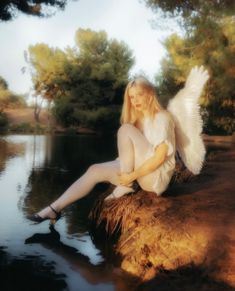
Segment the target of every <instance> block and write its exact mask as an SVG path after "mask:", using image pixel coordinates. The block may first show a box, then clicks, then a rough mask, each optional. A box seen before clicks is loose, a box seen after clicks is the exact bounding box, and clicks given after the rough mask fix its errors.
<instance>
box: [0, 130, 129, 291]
mask: <svg viewBox="0 0 235 291" xmlns="http://www.w3.org/2000/svg"><path fill="white" fill-rule="evenodd" d="M116 156H117V149H116V138H115V136H107V137H101V136H85V135H71V136H59V135H58V136H49V135H48V136H47V135H5V136H1V137H0V208H1V211H0V276H1V286H0V289H1V290H2V291H4V290H50V291H56V290H72V291H73V290H79V291H80V290H81V291H86V290H100V291H101V290H102V291H106V290H107V291H108V290H129V287H128V284H129V283H128V280H126V278H124V277H123V274H122V273H121V272H120V270H119V268H118V267H114V265H113V262H112V257H111V256H109V254H108V252H107V250H106V249H105V248H104V247H102V246H101V247H100V246H97V245H96V244H95V243H94V241H93V240H92V237H91V235H90V233H89V225H88V223H87V216H88V213H89V210H90V209H91V206H92V203H93V202H94V199H95V196H96V195H99V193H101V192H102V191H104V190H105V189H106V188H107V187H108V185H107V184H99V185H97V186H96V187H95V188H94V189H93V190H92V192H91V193H90V195H88V196H87V197H85V198H83V199H82V200H80V201H78V202H76V203H74V204H72V205H71V206H69V207H67V208H66V209H65V211H64V212H63V217H62V219H60V220H59V221H58V222H57V223H56V226H55V228H49V223H48V221H45V222H43V223H40V224H34V223H32V222H31V221H29V220H28V219H27V218H26V216H27V215H28V214H29V213H34V212H36V211H38V210H39V209H41V208H42V207H45V206H46V205H48V204H49V203H50V202H51V201H52V200H53V199H55V198H56V197H58V196H59V195H60V194H62V193H63V191H64V190H65V189H66V188H67V187H68V186H69V185H70V184H71V183H72V182H73V181H75V180H76V179H77V178H78V177H79V176H80V175H81V174H82V173H83V172H84V171H85V170H86V169H87V167H88V166H89V165H91V164H92V163H99V162H104V161H109V160H112V159H114V158H115V157H116ZM104 245H105V243H104Z"/></svg>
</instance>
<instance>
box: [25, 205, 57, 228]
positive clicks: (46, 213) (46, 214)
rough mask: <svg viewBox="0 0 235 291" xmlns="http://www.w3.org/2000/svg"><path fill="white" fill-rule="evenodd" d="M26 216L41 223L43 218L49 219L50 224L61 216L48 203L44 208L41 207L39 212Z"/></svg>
mask: <svg viewBox="0 0 235 291" xmlns="http://www.w3.org/2000/svg"><path fill="white" fill-rule="evenodd" d="M27 218H28V219H29V220H32V221H34V222H37V223H41V222H43V221H45V220H50V221H51V224H54V223H55V222H56V221H57V220H59V219H60V218H61V213H60V212H58V211H57V210H56V209H55V208H54V207H52V206H51V205H49V206H47V207H46V208H44V209H42V210H41V211H40V212H38V213H36V214H33V215H29V216H28V217H27Z"/></svg>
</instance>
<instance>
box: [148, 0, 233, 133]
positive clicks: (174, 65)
mask: <svg viewBox="0 0 235 291" xmlns="http://www.w3.org/2000/svg"><path fill="white" fill-rule="evenodd" d="M145 2H146V4H147V5H148V6H150V7H151V8H152V9H154V10H155V11H159V9H160V10H162V11H163V13H165V14H164V15H165V16H167V17H168V18H169V17H175V18H176V17H179V16H180V23H181V27H182V28H184V32H185V34H184V36H183V37H182V36H181V37H180V36H178V35H176V34H173V35H171V36H170V37H169V38H168V39H167V40H166V41H165V47H166V49H167V52H168V55H167V57H166V58H165V59H164V60H163V61H162V69H161V73H160V74H159V75H158V76H157V77H156V81H157V83H158V85H159V94H160V95H161V96H162V99H163V101H164V102H163V103H164V104H167V101H168V100H169V98H170V96H171V97H172V96H174V94H175V93H176V92H177V91H178V90H179V89H180V88H181V87H182V86H183V84H184V82H185V78H186V76H187V74H188V73H189V71H190V69H191V68H192V67H193V66H195V65H204V66H205V67H206V68H207V69H208V71H209V73H210V80H209V83H208V85H207V87H206V90H205V92H204V93H203V96H202V97H201V99H200V103H201V105H202V111H203V112H204V113H205V114H203V116H204V124H205V131H206V132H207V133H219V134H225V133H227V134H228V133H229V134H230V133H232V132H233V131H234V130H235V118H234V117H235V116H234V112H235V110H234V109H235V101H234V99H235V93H234V92H235V55H234V53H235V49H234V48H235V37H234V35H235V19H234V12H235V2H234V1H229V0H221V1H213V0H209V1H202V0H189V1H179V0H173V1H171V0H163V1H158V0H145ZM178 19H179V18H178Z"/></svg>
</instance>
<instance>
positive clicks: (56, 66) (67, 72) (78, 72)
mask: <svg viewBox="0 0 235 291" xmlns="http://www.w3.org/2000/svg"><path fill="white" fill-rule="evenodd" d="M75 40H76V44H77V47H76V48H67V49H66V50H65V51H62V50H59V49H54V48H49V47H48V46H47V45H45V44H37V45H35V46H30V47H29V50H28V52H29V58H28V63H29V64H30V66H31V69H32V79H33V83H34V88H35V94H37V95H40V96H41V97H43V98H45V99H47V100H48V101H53V105H54V106H53V113H54V115H55V117H56V119H57V121H59V122H60V123H62V124H63V125H65V126H73V125H77V124H80V123H81V120H80V119H81V117H79V115H78V114H77V113H76V112H77V110H80V111H83V112H88V111H91V114H90V116H89V117H88V113H86V116H87V117H86V120H87V122H88V120H90V125H92V121H91V120H95V122H96V125H97V126H100V125H99V124H100V122H101V123H102V121H100V120H102V119H105V118H106V116H107V114H108V113H107V112H108V111H109V110H110V113H109V115H110V117H111V118H112V110H111V109H110V108H112V106H118V105H120V104H121V103H122V96H123V92H124V88H125V85H126V83H127V81H128V74H129V70H130V68H131V66H132V65H133V63H134V58H133V56H132V52H131V51H130V50H129V48H128V47H127V46H126V44H125V43H123V42H118V41H117V40H115V39H108V37H107V34H106V32H104V31H99V32H95V31H92V30H90V29H87V30H84V29H79V30H78V31H77V32H76V36H75ZM99 108H106V110H105V111H102V110H100V109H99ZM96 110H97V116H96V117H91V116H93V115H94V114H95V113H94V112H95V111H96ZM99 110H100V111H99ZM102 114H103V115H104V116H103V117H102V118H101V117H99V118H98V115H100V116H101V115H102ZM114 116H116V115H114ZM92 118H93V119H92ZM103 125H105V124H104V123H103ZM92 126H93V125H92ZM106 126H107V127H108V126H109V125H108V124H107V125H106Z"/></svg>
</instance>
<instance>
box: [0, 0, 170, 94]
mask: <svg viewBox="0 0 235 291" xmlns="http://www.w3.org/2000/svg"><path fill="white" fill-rule="evenodd" d="M156 18H157V15H156V14H154V13H153V12H152V10H151V9H150V8H147V7H146V5H145V4H144V3H141V2H140V1H139V0H128V1H127V0H118V1H117V0H76V1H69V3H68V4H67V6H66V8H65V10H63V11H57V12H56V14H55V15H54V16H52V17H50V18H38V17H33V16H27V15H24V14H21V13H19V15H18V17H17V18H16V19H14V20H12V21H10V22H0V39H1V43H0V64H1V65H0V76H2V77H3V78H4V79H5V80H6V81H7V82H8V85H9V89H10V90H12V91H14V92H16V93H18V94H25V93H27V92H29V91H30V89H31V88H32V87H33V86H32V82H31V77H30V74H29V72H27V71H26V72H25V73H24V74H23V73H22V68H23V67H25V66H27V64H26V62H25V60H24V51H26V50H27V48H28V47H29V46H30V45H34V44H36V43H42V42H43V43H46V44H47V45H49V46H50V47H59V48H60V49H64V48H66V47H68V46H69V47H74V46H75V41H74V37H75V32H76V31H77V30H78V29H79V28H84V29H86V28H90V29H92V30H95V31H99V30H105V31H106V32H107V34H108V38H115V39H117V40H120V41H124V42H125V43H126V44H127V45H128V46H129V48H130V49H131V50H132V51H133V54H134V56H135V60H136V63H135V65H134V67H133V69H132V71H131V74H135V73H140V72H144V73H145V74H146V75H147V76H148V77H149V79H150V80H152V81H153V80H154V76H155V74H156V73H157V72H158V71H159V69H160V61H161V59H162V58H163V57H164V55H165V53H166V52H165V49H164V47H163V45H162V41H163V40H164V38H165V37H166V36H167V35H169V31H165V30H163V29H160V28H158V29H153V27H152V25H151V22H152V21H153V20H156Z"/></svg>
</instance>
